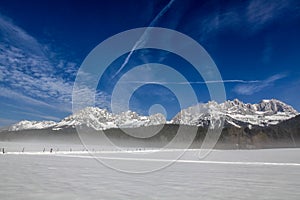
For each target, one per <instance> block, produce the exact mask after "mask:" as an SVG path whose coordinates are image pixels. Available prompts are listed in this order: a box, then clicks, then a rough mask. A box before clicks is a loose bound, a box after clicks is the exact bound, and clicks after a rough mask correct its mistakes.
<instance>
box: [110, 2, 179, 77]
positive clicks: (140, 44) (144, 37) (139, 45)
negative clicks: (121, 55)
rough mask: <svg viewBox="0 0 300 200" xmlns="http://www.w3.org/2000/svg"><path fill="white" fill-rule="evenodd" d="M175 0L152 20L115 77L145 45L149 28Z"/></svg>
mask: <svg viewBox="0 0 300 200" xmlns="http://www.w3.org/2000/svg"><path fill="white" fill-rule="evenodd" d="M174 1H175V0H170V2H169V3H168V4H167V5H166V6H165V7H164V8H163V9H162V10H161V11H160V12H159V13H158V14H157V15H156V17H155V18H154V19H153V20H152V21H151V22H150V24H149V26H148V27H147V28H146V30H145V32H144V33H143V34H142V36H141V37H140V39H139V40H138V41H137V42H136V43H135V45H134V46H133V48H132V49H131V51H130V52H129V54H128V56H127V57H126V59H125V61H124V62H123V64H122V65H121V67H120V69H119V70H118V71H117V72H116V74H115V75H114V76H113V78H115V76H116V75H117V74H119V73H120V72H121V70H122V69H123V68H124V67H125V65H126V64H127V63H128V61H129V59H130V57H131V56H132V53H133V52H134V51H135V50H136V49H137V48H138V47H141V46H143V44H144V42H145V41H146V40H147V38H148V35H149V30H150V29H151V27H153V26H154V25H155V23H156V22H157V21H158V20H159V18H161V17H162V16H163V15H164V14H165V13H166V12H167V11H168V10H169V8H170V7H171V5H172V4H173V2H174Z"/></svg>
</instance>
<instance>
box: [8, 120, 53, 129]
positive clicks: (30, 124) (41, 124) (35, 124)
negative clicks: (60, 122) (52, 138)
mask: <svg viewBox="0 0 300 200" xmlns="http://www.w3.org/2000/svg"><path fill="white" fill-rule="evenodd" d="M55 125H56V122H54V121H28V120H23V121H20V122H18V123H16V124H14V125H12V126H10V127H9V128H8V130H9V131H19V130H27V129H45V128H50V127H53V126H55Z"/></svg>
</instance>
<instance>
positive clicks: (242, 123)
mask: <svg viewBox="0 0 300 200" xmlns="http://www.w3.org/2000/svg"><path fill="white" fill-rule="evenodd" d="M298 114H299V113H298V112H297V111H296V110H295V109H293V108H292V107H291V106H289V105H287V104H285V103H283V102H281V101H278V100H275V99H271V100H263V101H261V102H260V103H258V104H245V103H243V102H241V101H239V100H237V99H235V100H233V101H226V102H224V103H221V104H218V103H216V102H214V101H211V102H208V103H206V104H198V105H196V106H192V107H189V108H187V109H184V110H182V111H181V112H179V113H178V114H177V115H176V116H175V117H174V118H173V119H172V120H171V121H170V122H167V121H166V119H165V117H164V116H163V115H162V114H155V115H150V116H140V115H138V114H137V113H136V112H132V111H127V112H123V113H120V114H113V113H110V112H108V111H107V110H105V109H100V108H97V107H87V108H85V109H83V110H81V111H79V112H77V113H75V114H73V115H70V116H68V117H66V118H64V119H63V120H61V121H60V122H53V121H41V122H38V121H27V120H25V121H21V122H19V123H16V124H14V125H12V126H11V127H9V131H20V130H29V129H49V128H50V129H52V130H60V129H64V128H69V127H71V128H74V127H76V126H86V127H89V128H92V129H95V130H107V129H111V128H136V127H145V126H152V125H159V124H166V123H168V124H184V125H189V126H198V127H200V126H202V127H206V126H208V125H209V124H210V123H211V122H212V121H214V120H213V119H216V118H218V117H220V116H221V117H225V126H226V125H230V126H235V127H237V128H241V127H250V128H251V127H252V126H260V127H267V126H270V125H275V124H278V123H279V122H282V121H284V120H287V119H290V118H293V117H295V116H296V115H298Z"/></svg>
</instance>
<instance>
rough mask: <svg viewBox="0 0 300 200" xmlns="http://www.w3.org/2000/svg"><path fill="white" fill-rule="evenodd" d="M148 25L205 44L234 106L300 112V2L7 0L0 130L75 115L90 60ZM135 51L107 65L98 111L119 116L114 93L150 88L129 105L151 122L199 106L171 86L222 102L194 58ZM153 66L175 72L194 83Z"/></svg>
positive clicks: (2, 20) (0, 23)
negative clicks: (278, 105)
mask: <svg viewBox="0 0 300 200" xmlns="http://www.w3.org/2000/svg"><path fill="white" fill-rule="evenodd" d="M140 27H162V28H167V29H172V30H175V31H178V32H180V33H183V34H185V35H187V36H188V37H190V38H192V39H193V40H195V41H196V42H198V43H199V44H200V45H202V47H203V48H204V49H205V50H206V51H207V53H208V55H209V56H210V57H211V58H212V59H213V61H214V62H215V64H216V66H217V68H218V70H219V72H220V75H221V77H222V83H223V84H224V87H225V91H226V99H229V100H232V99H235V98H238V99H239V100H241V101H243V102H245V103H258V102H260V101H261V100H262V99H271V98H275V99H278V100H281V101H283V102H285V103H287V104H290V105H292V106H293V107H294V108H295V109H296V110H298V111H300V103H299V100H298V99H299V98H300V93H299V91H300V37H299V35H300V2H299V1H298V0H273V1H268V0H249V1H214V0H211V1H201V0H186V1H182V0H171V1H170V0H152V1H146V0H143V1H140V0H134V1H133V0H125V1H122V0H111V1H108V0H107V1H104V0H100V1H92V0H87V1H76V0H49V1H48V0H27V1H21V0H2V1H0V126H7V125H9V124H12V123H15V122H18V121H20V120H25V119H26V120H54V121H59V120H60V119H62V118H64V117H66V116H68V115H70V114H71V113H72V94H73V86H74V82H75V80H76V77H77V73H78V72H79V69H80V67H81V65H82V63H83V61H84V60H85V58H86V57H87V56H88V55H89V53H90V52H91V51H92V50H93V49H94V48H95V47H96V46H97V45H99V44H101V42H103V41H105V40H106V39H108V38H110V37H112V36H114V35H115V34H118V33H121V32H123V31H126V30H130V29H134V28H140ZM147 37H151V36H148V35H147V32H146V33H145V34H144V36H142V37H141V38H140V39H139V40H137V41H136V45H137V46H138V45H139V46H141V47H142V45H143V42H144V40H147ZM124 42H126V40H125V41H124ZM173 42H175V43H176V41H173ZM134 47H135V46H133V47H132V51H130V52H128V53H126V54H124V55H121V56H119V57H118V58H117V59H116V60H115V61H114V62H112V63H111V64H110V65H109V66H107V69H106V70H105V74H103V76H102V77H100V80H99V82H98V84H97V89H96V92H95V98H96V102H95V106H98V107H100V108H106V109H108V110H110V111H111V110H112V108H111V101H112V93H113V91H114V88H115V87H116V86H117V85H121V86H123V87H124V88H125V89H126V87H127V86H128V85H134V84H137V83H138V84H142V86H141V87H138V88H136V90H135V91H134V92H132V95H131V97H130V99H129V100H128V102H127V104H128V105H127V107H128V108H129V109H130V110H133V111H136V112H138V113H139V114H143V115H148V114H149V113H150V114H151V112H154V113H155V112H156V111H155V110H157V109H158V110H159V111H161V112H164V113H165V114H166V117H167V118H168V119H170V118H172V117H173V116H174V115H175V114H176V113H177V112H178V111H179V110H180V109H182V108H186V107H188V106H191V105H194V104H195V102H194V101H192V100H191V99H190V97H189V96H188V95H187V96H186V97H185V99H184V101H185V102H184V104H183V105H181V102H180V100H178V99H177V96H176V94H174V92H172V90H170V89H169V88H168V86H170V85H176V88H177V89H178V90H181V91H184V90H185V89H181V87H182V85H190V86H191V87H192V89H193V90H194V92H195V93H196V97H197V101H198V102H207V101H210V100H214V99H212V98H211V97H210V95H209V92H208V86H207V85H208V84H214V83H208V82H205V81H204V80H203V77H202V76H201V75H199V74H197V71H195V69H193V66H192V65H191V63H189V62H188V61H187V60H185V59H184V58H182V57H180V56H178V55H176V54H174V53H170V52H166V51H164V50H159V49H149V48H148V49H147V48H145V49H142V48H141V49H139V50H135V51H133V50H134V49H135V48H134ZM112 52H113V50H112ZM147 63H148V64H147ZM149 63H160V64H163V65H167V66H169V67H171V68H172V69H175V71H176V72H178V73H179V75H182V76H183V77H184V78H186V79H187V80H188V81H186V82H182V80H181V79H177V78H175V76H177V75H176V74H173V72H174V70H173V71H172V70H171V72H172V73H169V72H170V70H169V71H168V70H167V69H170V68H164V67H163V66H158V67H157V66H156V67H154V66H152V65H151V64H149ZM99 64H101V55H100V56H99ZM141 65H143V67H137V66H141ZM136 68H138V70H135V69H136ZM154 69H156V70H154ZM129 72H130V73H129ZM124 80H125V81H124ZM122 81H123V82H122ZM126 81H127V82H126ZM170 81H173V82H170ZM126 91H129V90H126ZM83 96H84V94H83ZM119 99H122V98H120V97H119ZM117 100H118V99H117ZM158 104H160V105H161V106H159V105H158ZM153 105H154V106H153ZM119 106H120V107H122V105H119ZM162 106H163V107H164V108H162ZM125 107H126V106H125ZM127 107H126V108H127ZM149 110H150V111H149ZM153 110H154V111H153Z"/></svg>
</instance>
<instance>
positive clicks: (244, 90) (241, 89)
mask: <svg viewBox="0 0 300 200" xmlns="http://www.w3.org/2000/svg"><path fill="white" fill-rule="evenodd" d="M286 76H287V75H286V74H276V75H274V76H271V77H269V78H267V79H266V80H262V81H259V82H257V83H248V84H239V85H237V86H236V87H235V88H234V92H236V93H237V94H241V95H252V94H254V93H257V92H260V91H262V90H264V89H266V88H268V87H270V86H272V85H273V84H274V83H275V82H276V81H278V80H280V79H283V78H285V77H286Z"/></svg>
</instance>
